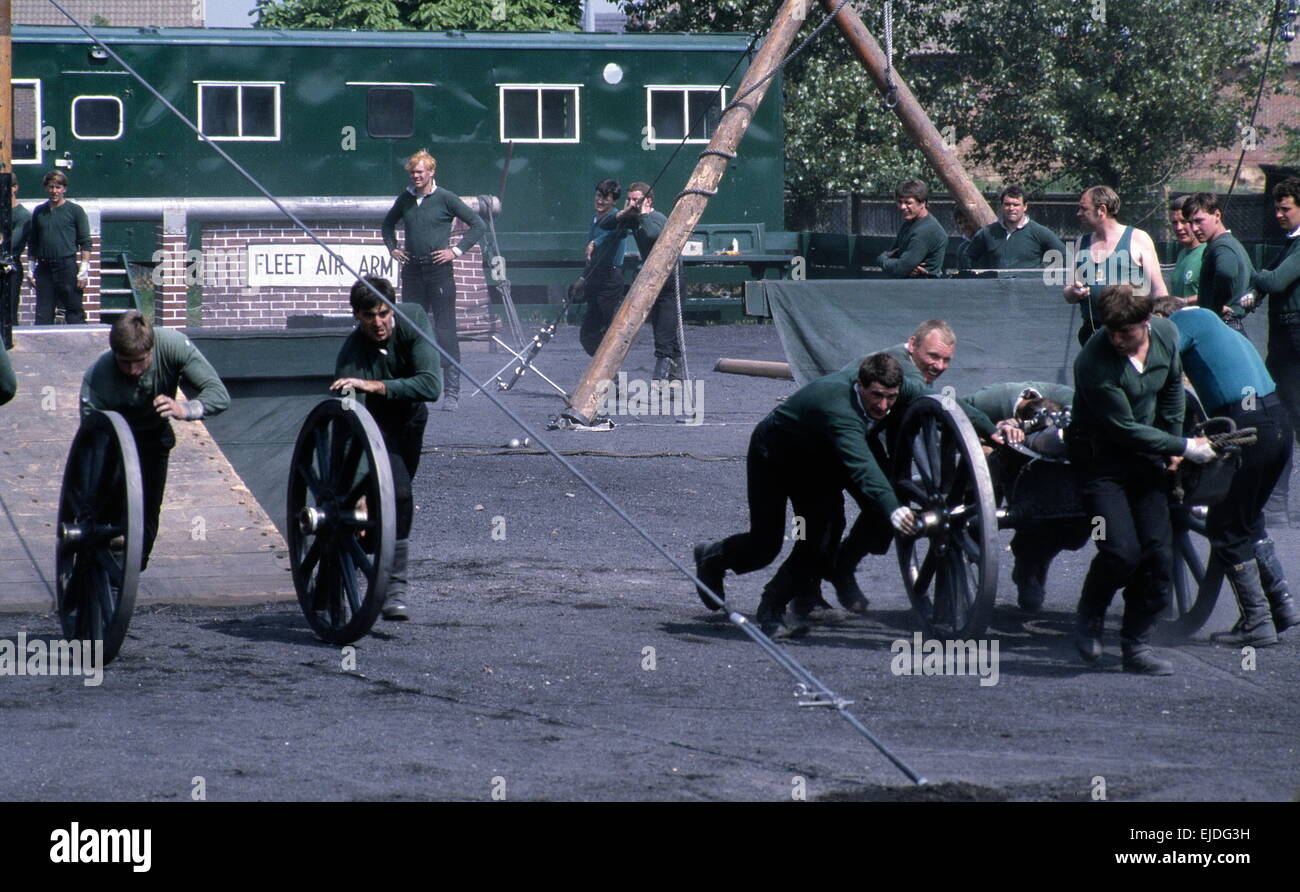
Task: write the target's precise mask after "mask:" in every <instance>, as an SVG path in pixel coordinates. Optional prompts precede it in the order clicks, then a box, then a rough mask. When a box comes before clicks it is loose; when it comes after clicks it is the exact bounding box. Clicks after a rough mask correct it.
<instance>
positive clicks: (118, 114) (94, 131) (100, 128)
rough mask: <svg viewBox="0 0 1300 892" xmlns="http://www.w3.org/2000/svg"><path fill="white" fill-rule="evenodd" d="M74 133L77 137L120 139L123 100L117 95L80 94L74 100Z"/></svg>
mask: <svg viewBox="0 0 1300 892" xmlns="http://www.w3.org/2000/svg"><path fill="white" fill-rule="evenodd" d="M72 135H73V136H75V137H76V138H77V139H120V138H121V136H122V100H121V99H118V98H117V97H116V96H78V97H77V98H76V99H74V100H72Z"/></svg>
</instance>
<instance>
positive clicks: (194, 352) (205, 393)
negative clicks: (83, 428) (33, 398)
mask: <svg viewBox="0 0 1300 892" xmlns="http://www.w3.org/2000/svg"><path fill="white" fill-rule="evenodd" d="M182 380H183V381H184V382H185V383H186V384H187V385H189V388H190V389H191V390H197V391H198V395H197V396H196V397H195V399H197V400H198V401H199V402H200V403H202V404H203V417H205V418H207V417H210V416H212V415H216V414H218V413H220V412H224V411H225V410H226V408H227V407H229V406H230V394H229V393H227V392H226V385H224V384H222V383H221V379H220V378H219V377H217V373H216V370H215V369H213V368H212V365H211V364H210V363H209V362H208V361H207V360H206V359H204V358H203V354H202V353H200V352H199V348H198V347H195V346H194V344H193V343H191V342H190V339H189V338H187V337H185V335H183V334H181V333H180V332H179V331H173V330H172V329H170V328H155V329H154V331H153V362H152V363H151V364H150V365H149V368H148V369H146V370H145V373H144V374H143V375H141V376H140V377H139V378H138V379H133V378H129V377H127V376H126V375H124V374H122V372H121V371H120V370H119V369H118V367H117V363H116V362H115V361H114V360H113V352H112V351H111V350H108V351H105V352H104V353H102V354H100V357H99V358H98V359H96V360H95V362H94V363H93V364H92V365H91V366H90V368H88V369H87V370H86V374H85V376H84V377H83V378H82V379H81V415H82V417H83V418H84V417H85V416H87V415H89V414H90V413H91V412H93V411H95V410H96V409H104V410H111V411H114V412H120V413H121V414H122V416H123V417H124V418H125V419H126V421H127V423H128V424H130V425H131V429H132V430H133V431H135V432H136V433H139V434H152V433H161V432H163V431H164V430H165V431H167V432H170V430H171V425H170V422H169V421H168V420H167V419H166V418H162V417H160V416H159V415H158V413H157V412H156V411H155V410H154V407H153V401H154V399H155V398H157V397H159V396H167V397H172V398H175V396H176V386H177V385H178V384H179V383H180V382H181V381H182Z"/></svg>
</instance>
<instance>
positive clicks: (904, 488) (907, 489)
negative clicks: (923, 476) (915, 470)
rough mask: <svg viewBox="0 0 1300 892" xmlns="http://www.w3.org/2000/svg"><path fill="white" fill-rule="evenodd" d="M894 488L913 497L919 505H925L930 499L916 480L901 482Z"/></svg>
mask: <svg viewBox="0 0 1300 892" xmlns="http://www.w3.org/2000/svg"><path fill="white" fill-rule="evenodd" d="M894 486H895V488H896V489H898V490H899V491H900V492H902V493H905V494H907V495H909V496H911V497H912V500H913V501H915V502H916V503H917V504H921V505H924V504H925V502H926V500H927V498H928V497H927V495H926V492H925V490H924V489H922V488H921V485H920V484H919V483H917V482H916V481H915V480H899V481H898V482H897V483H895V484H894Z"/></svg>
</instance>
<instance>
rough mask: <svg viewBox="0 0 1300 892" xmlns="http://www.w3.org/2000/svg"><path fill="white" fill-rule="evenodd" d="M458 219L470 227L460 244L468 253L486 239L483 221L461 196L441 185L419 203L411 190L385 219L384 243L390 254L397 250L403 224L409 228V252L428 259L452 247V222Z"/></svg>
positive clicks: (407, 238)
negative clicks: (437, 252)
mask: <svg viewBox="0 0 1300 892" xmlns="http://www.w3.org/2000/svg"><path fill="white" fill-rule="evenodd" d="M457 218H459V219H461V220H463V221H464V222H465V225H466V226H468V227H469V231H467V232H466V233H464V234H463V235H462V236H461V237H460V244H459V245H457V247H458V248H460V250H461V251H462V252H467V251H469V250H470V248H473V247H474V246H475V245H477V244H478V242H479V239H481V238H482V237H483V232H484V228H485V227H484V225H483V218H482V217H480V216H479V215H478V214H476V213H475V212H474V211H473V209H471V208H470V206H469V205H467V204H465V202H463V201H461V200H460V197H459V196H457V195H455V194H454V193H452V192H450V191H448V190H447V189H443V188H442V187H441V186H439V187H438V188H436V189H434V190H433V191H432V192H430V193H429V194H428V195H426V196H425V197H424V199H423V200H422V201H417V200H416V198H415V194H414V193H412V192H411V190H410V189H407V190H406V191H405V192H403V193H402V194H401V195H399V196H397V200H396V201H394V202H393V207H392V208H391V209H390V210H389V212H388V216H386V217H384V227H383V230H384V244H385V245H387V246H388V250H389V251H395V250H396V249H397V224H398V223H401V224H402V225H403V226H404V227H405V228H406V241H405V250H406V253H407V254H410V255H411V257H413V258H415V257H428V256H429V255H430V254H432V253H433V252H434V251H441V250H443V249H444V248H446V247H448V244H449V242H450V240H451V226H452V221H453V220H455V219H457Z"/></svg>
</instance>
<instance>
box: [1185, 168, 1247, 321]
mask: <svg viewBox="0 0 1300 892" xmlns="http://www.w3.org/2000/svg"><path fill="white" fill-rule="evenodd" d="M1183 216H1184V217H1186V218H1187V222H1188V223H1189V224H1191V227H1192V232H1193V233H1195V234H1196V237H1197V238H1198V239H1200V240H1201V241H1203V242H1205V253H1204V255H1203V256H1202V258H1201V280H1200V285H1199V287H1198V288H1197V292H1196V305H1197V306H1199V307H1204V308H1205V309H1207V310H1209V311H1211V312H1212V313H1215V314H1216V315H1219V316H1222V317H1223V321H1224V322H1226V323H1228V325H1229V326H1231V327H1232V328H1235V329H1236V330H1237V331H1239V332H1241V333H1242V334H1245V333H1246V329H1245V327H1244V326H1243V325H1242V320H1243V319H1244V318H1245V316H1246V311H1245V310H1244V309H1243V308H1242V306H1241V299H1242V297H1244V296H1245V295H1246V293H1247V292H1248V291H1250V277H1251V276H1253V275H1254V274H1255V267H1254V265H1253V264H1251V262H1250V257H1249V255H1247V254H1246V249H1245V248H1244V247H1242V244H1241V242H1239V241H1237V237H1236V236H1235V235H1233V234H1232V232H1231V230H1229V229H1228V228H1227V227H1226V226H1224V225H1223V211H1222V210H1221V209H1220V207H1219V199H1218V198H1217V197H1216V196H1215V195H1213V194H1212V193H1210V192H1197V193H1196V194H1195V195H1191V196H1188V198H1187V200H1186V201H1185V202H1184V203H1183Z"/></svg>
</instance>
